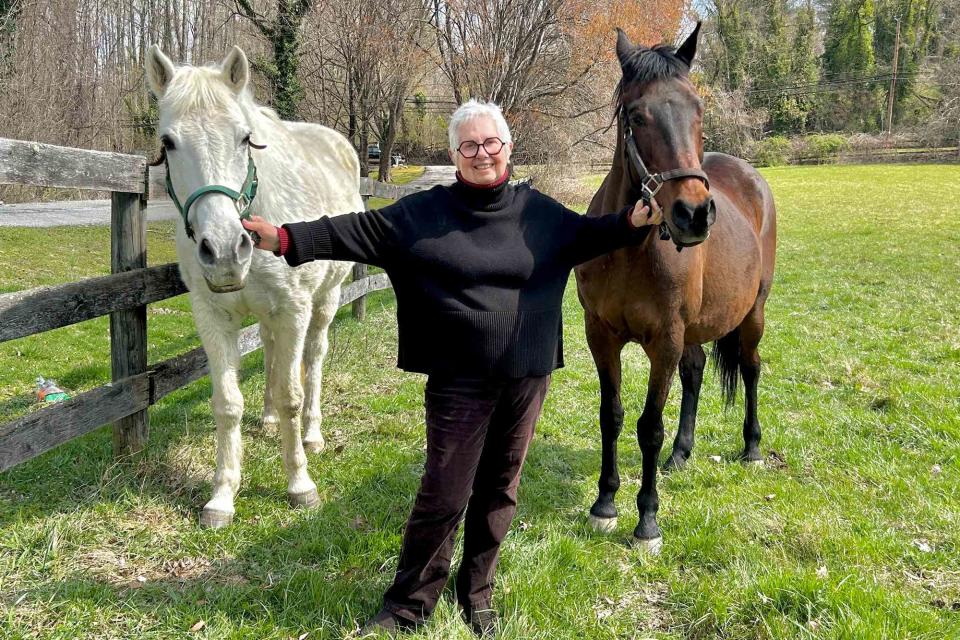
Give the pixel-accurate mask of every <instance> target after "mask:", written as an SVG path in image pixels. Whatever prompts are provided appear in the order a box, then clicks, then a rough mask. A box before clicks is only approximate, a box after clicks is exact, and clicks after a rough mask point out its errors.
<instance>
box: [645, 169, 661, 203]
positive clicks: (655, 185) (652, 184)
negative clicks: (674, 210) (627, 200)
mask: <svg viewBox="0 0 960 640" xmlns="http://www.w3.org/2000/svg"><path fill="white" fill-rule="evenodd" d="M662 187H663V180H661V179H660V175H659V174H656V173H653V174H647V176H646V177H645V178H643V180H642V181H641V182H640V190H641V191H642V192H643V194H644V196H645V197H646V199H648V200H653V198H654V197H655V196H656V195H657V194H658V193H659V192H660V189H661V188H662Z"/></svg>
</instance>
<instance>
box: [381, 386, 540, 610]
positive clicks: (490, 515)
mask: <svg viewBox="0 0 960 640" xmlns="http://www.w3.org/2000/svg"><path fill="white" fill-rule="evenodd" d="M549 384H550V376H539V377H529V378H516V379H507V380H494V381H491V380H463V379H440V378H438V377H436V376H431V377H430V379H429V380H428V381H427V386H426V390H425V393H424V395H425V406H426V423H427V459H426V464H425V467H424V472H423V477H422V478H421V481H420V490H419V492H418V493H417V499H416V502H415V503H414V507H413V512H412V513H411V514H410V519H409V520H408V521H407V528H406V531H405V532H404V536H403V548H402V550H401V552H400V561H399V564H398V566H397V575H396V578H395V579H394V582H393V585H392V586H391V587H390V588H389V589H388V590H387V593H386V594H385V595H384V607H385V608H386V609H387V610H388V611H391V612H392V613H394V614H395V615H397V616H399V617H401V618H404V619H406V620H409V621H413V622H420V621H422V620H424V619H426V618H427V617H428V616H429V615H430V614H431V613H432V612H433V609H434V607H435V606H436V604H437V600H439V598H440V593H441V591H442V590H443V588H444V586H445V585H446V583H447V579H448V576H449V574H450V559H451V556H452V555H453V544H454V536H455V534H456V530H457V526H458V525H459V524H460V521H461V519H463V518H464V512H466V519H465V523H464V531H463V562H462V563H461V565H460V569H459V571H458V573H457V581H456V588H457V600H459V601H460V604H461V605H463V606H464V607H465V608H467V610H468V611H469V610H471V609H485V608H489V606H490V598H491V594H492V591H493V575H494V571H495V570H496V566H497V559H498V556H499V553H500V543H501V542H502V541H503V538H504V536H506V534H507V531H508V530H509V528H510V523H511V521H512V520H513V516H514V513H515V512H516V510H517V486H518V485H519V483H520V470H521V468H522V467H523V461H524V458H525V457H526V455H527V449H528V447H529V446H530V440H531V439H532V438H533V431H534V425H535V424H536V422H537V418H539V416H540V410H541V408H542V407H543V400H544V397H545V396H546V393H547V387H548V386H549Z"/></svg>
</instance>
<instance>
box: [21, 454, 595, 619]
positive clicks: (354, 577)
mask: <svg viewBox="0 0 960 640" xmlns="http://www.w3.org/2000/svg"><path fill="white" fill-rule="evenodd" d="M374 446H377V447H381V448H382V449H383V450H387V449H389V448H390V443H385V444H383V445H374ZM348 453H349V452H348ZM352 453H353V455H354V456H356V458H355V459H353V460H344V461H343V464H344V465H346V466H347V467H349V468H350V469H351V472H350V474H348V475H347V476H346V479H343V480H341V481H340V484H339V486H334V487H329V489H330V491H329V492H328V493H329V494H332V495H331V497H329V498H328V499H326V500H325V501H324V502H323V503H322V504H321V505H320V507H318V508H317V509H315V510H312V511H309V512H295V513H294V512H290V513H288V514H287V515H283V514H281V515H280V516H279V522H278V521H277V520H276V519H275V515H266V516H265V518H264V520H263V522H261V521H260V518H259V517H258V516H257V515H255V513H256V510H257V509H258V507H257V505H264V503H266V502H273V501H275V500H276V499H277V498H278V497H279V496H275V495H273V492H272V491H270V490H267V489H264V488H262V487H252V488H251V489H245V490H244V492H243V500H242V502H244V503H246V504H244V505H242V507H241V505H238V516H237V520H236V522H235V523H234V524H233V525H232V526H231V527H230V528H228V529H225V530H220V531H207V530H199V529H194V530H193V531H190V530H189V526H188V530H187V531H185V532H183V533H181V534H177V543H176V544H175V545H173V548H171V549H170V556H169V557H168V559H167V560H166V561H164V563H163V567H162V570H160V573H159V574H158V575H155V576H149V579H148V580H147V581H146V582H142V583H140V582H138V581H137V580H136V574H135V573H129V574H123V573H122V572H123V570H122V569H117V567H116V566H111V567H108V569H107V570H108V572H109V573H100V574H98V573H96V572H94V573H91V570H90V569H85V570H77V571H75V572H73V573H72V574H68V575H67V576H66V577H65V578H64V579H63V580H62V581H56V582H54V583H49V584H48V585H44V586H42V587H39V588H37V589H34V590H32V591H29V592H27V593H26V594H25V601H26V602H35V601H40V602H43V601H70V602H71V607H80V608H86V607H90V608H91V609H97V610H101V611H106V612H109V611H111V610H114V609H115V610H118V611H120V610H122V611H124V612H133V613H134V615H132V616H131V615H129V614H128V613H124V616H123V617H124V619H127V620H130V621H131V624H133V622H132V621H136V620H143V619H148V618H156V617H157V612H158V611H162V612H163V615H162V618H163V619H162V620H161V621H158V627H162V628H163V629H166V630H167V631H170V632H173V630H175V629H180V630H184V631H185V630H186V629H188V628H189V627H190V626H191V625H192V624H194V623H195V622H196V621H197V620H199V619H203V620H205V621H207V623H208V625H211V627H212V628H211V631H212V630H213V629H217V630H218V631H223V632H229V631H239V630H240V629H241V628H242V629H243V630H244V635H246V634H253V635H256V633H257V630H258V629H261V628H262V630H263V632H264V633H263V635H271V636H276V637H288V636H290V637H298V636H299V635H300V634H301V633H302V632H304V631H306V630H310V631H311V633H312V635H311V637H319V638H342V637H345V636H349V634H350V633H352V632H353V631H354V630H355V629H356V623H357V622H362V621H363V619H364V618H365V617H367V616H369V615H372V614H373V613H374V612H375V611H376V610H377V609H378V608H379V606H380V604H381V598H382V595H383V592H384V590H385V589H386V587H387V586H388V585H389V584H390V582H391V581H392V579H393V575H394V571H395V568H396V562H397V555H396V554H397V553H398V552H399V548H400V542H401V535H402V532H403V528H404V523H405V521H406V517H407V515H408V513H409V510H410V508H411V507H412V503H413V498H414V495H415V492H416V489H417V486H418V482H419V474H420V473H421V470H422V464H423V460H422V455H423V454H422V452H420V451H419V450H410V449H403V450H401V451H398V452H396V453H391V454H390V455H391V458H390V460H389V464H386V465H385V464H382V463H371V462H369V461H367V462H364V461H365V460H370V459H375V458H377V456H373V455H370V456H369V458H368V456H367V453H368V452H366V451H354V452H352ZM322 455H323V456H327V454H322ZM594 459H595V455H594V452H593V451H589V450H575V449H571V448H569V447H565V446H562V445H558V444H555V443H549V442H548V443H539V444H535V445H534V446H533V448H532V450H531V453H530V467H529V469H528V471H529V474H528V475H527V476H526V477H525V478H524V481H523V482H522V483H521V496H520V510H519V511H518V515H517V519H516V520H515V522H514V528H515V530H521V529H525V528H526V527H528V526H534V527H537V528H538V529H544V530H546V529H548V528H553V527H552V526H551V525H553V524H554V523H558V522H559V523H561V526H562V527H563V528H564V529H568V530H571V531H576V530H577V529H578V528H579V524H578V522H577V520H578V519H582V516H578V515H577V514H578V513H579V512H580V511H581V509H582V506H583V504H584V497H585V493H588V492H590V491H591V490H592V489H591V488H590V487H587V486H585V483H584V482H583V481H582V476H583V474H587V473H589V471H590V470H591V469H592V467H593V465H594ZM341 477H342V476H341ZM146 480H147V483H146V485H145V486H144V487H143V489H144V491H145V492H151V491H156V490H158V489H162V483H163V482H164V479H163V478H147V479H146ZM137 482H141V483H143V482H144V478H142V477H141V478H137V477H136V476H135V475H133V474H130V475H129V476H125V477H124V478H123V479H122V480H121V482H120V484H121V485H123V486H124V487H125V489H126V490H128V491H129V490H131V489H136V487H135V486H133V485H135V484H136V483H137ZM318 484H319V482H318ZM323 489H324V487H322V486H321V491H323ZM205 490H206V489H205ZM163 495H164V497H165V498H166V500H167V501H168V503H174V504H176V505H177V507H178V508H179V509H183V510H185V511H188V512H190V514H191V518H192V519H193V521H194V522H195V511H196V505H195V503H194V502H193V499H192V497H189V496H184V495H181V496H176V497H175V496H170V495H169V494H166V493H164V494H163ZM252 512H253V513H252ZM268 512H269V513H272V514H276V510H271V509H270V508H269V506H267V507H266V508H265V510H264V513H268ZM194 526H195V525H194ZM184 534H185V535H184ZM191 539H192V540H193V541H191ZM197 539H199V542H198V541H197ZM228 541H229V542H228ZM171 542H172V541H171ZM197 545H200V546H202V547H208V548H211V549H221V548H229V549H230V551H229V553H225V554H223V555H221V556H220V557H221V558H222V559H218V560H212V561H211V562H209V563H204V564H203V565H200V566H192V565H191V561H189V559H188V561H187V562H184V561H183V559H182V555H178V554H183V553H184V549H191V548H194V547H195V546H197ZM94 571H96V570H94ZM451 581H452V579H451ZM23 595H24V594H22V593H21V594H17V596H18V597H21V596H23ZM443 597H444V598H445V599H447V600H448V601H450V602H452V601H453V596H452V593H451V588H450V587H449V586H448V589H447V593H445V594H444V596H443Z"/></svg>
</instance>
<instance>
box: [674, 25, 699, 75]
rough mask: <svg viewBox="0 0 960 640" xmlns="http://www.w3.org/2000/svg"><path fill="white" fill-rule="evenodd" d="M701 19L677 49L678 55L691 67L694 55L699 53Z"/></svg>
mask: <svg viewBox="0 0 960 640" xmlns="http://www.w3.org/2000/svg"><path fill="white" fill-rule="evenodd" d="M700 24H701V23H700V21H699V20H698V21H697V26H695V27H694V28H693V33H691V34H690V35H689V36H687V39H686V40H684V41H683V44H682V45H680V48H679V49H677V57H678V58H680V59H681V60H682V61H683V62H684V63H686V65H687V66H688V67H689V66H690V65H691V64H692V63H693V56H695V55H696V54H697V38H698V37H699V36H700Z"/></svg>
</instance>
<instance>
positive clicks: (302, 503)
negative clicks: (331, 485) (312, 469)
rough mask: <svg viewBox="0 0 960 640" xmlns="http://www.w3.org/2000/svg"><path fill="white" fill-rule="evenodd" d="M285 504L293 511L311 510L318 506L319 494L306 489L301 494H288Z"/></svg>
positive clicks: (313, 490)
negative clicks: (287, 503)
mask: <svg viewBox="0 0 960 640" xmlns="http://www.w3.org/2000/svg"><path fill="white" fill-rule="evenodd" d="M287 502H289V503H290V506H291V507H293V508H294V509H313V508H314V507H316V506H317V505H319V504H320V493H319V492H318V491H317V490H316V489H308V490H307V491H304V492H302V493H288V494H287Z"/></svg>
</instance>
